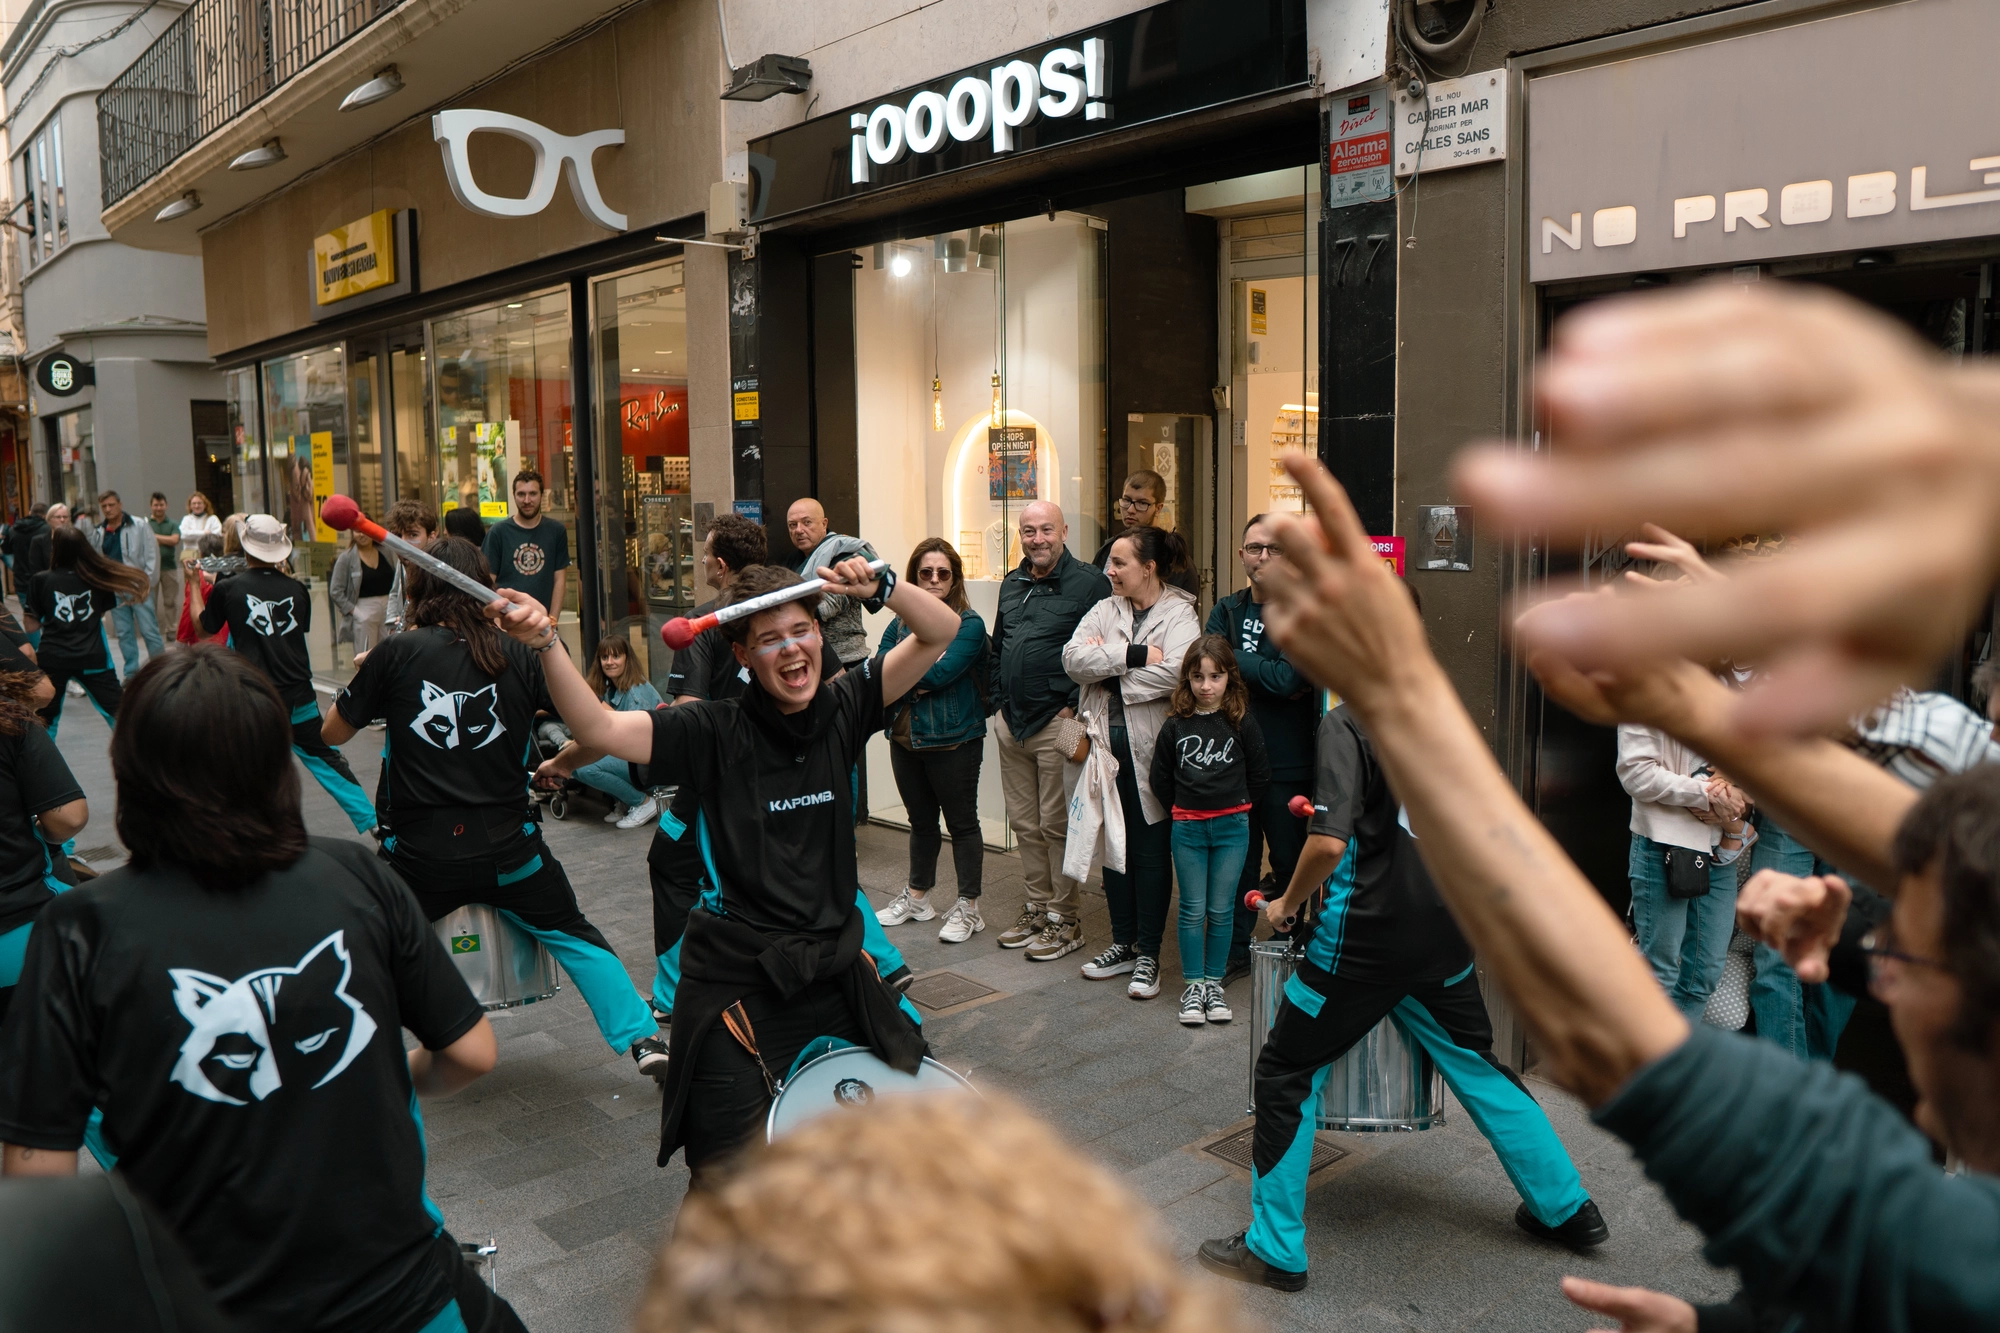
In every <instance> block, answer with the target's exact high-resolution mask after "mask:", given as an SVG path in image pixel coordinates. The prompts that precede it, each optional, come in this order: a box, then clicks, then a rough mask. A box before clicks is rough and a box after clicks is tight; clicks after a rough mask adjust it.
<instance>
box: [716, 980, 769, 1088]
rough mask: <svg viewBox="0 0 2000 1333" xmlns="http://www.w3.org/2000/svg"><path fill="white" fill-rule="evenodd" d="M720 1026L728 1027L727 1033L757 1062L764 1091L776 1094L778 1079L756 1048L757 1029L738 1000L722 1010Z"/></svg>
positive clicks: (741, 1002)
mask: <svg viewBox="0 0 2000 1333" xmlns="http://www.w3.org/2000/svg"><path fill="white" fill-rule="evenodd" d="M722 1026H724V1027H726V1028H728V1029H729V1035H730V1036H732V1037H734V1038H736V1044H737V1045H738V1046H741V1047H742V1048H743V1049H744V1050H746V1051H748V1052H750V1058H751V1059H752V1060H755V1061H756V1062H757V1071H758V1072H759V1073H761V1074H762V1075H763V1076H764V1091H765V1092H766V1093H768V1094H770V1095H771V1096H772V1097H776V1096H777V1095H778V1080H777V1079H775V1078H773V1077H772V1076H771V1066H769V1065H767V1064H765V1063H764V1056H763V1053H762V1052H761V1051H759V1050H758V1049H757V1029H756V1028H755V1027H753V1026H751V1023H750V1015H749V1013H748V1012H747V1011H745V1009H744V1008H743V1001H741V1000H738V1001H737V1002H736V1003H735V1004H732V1005H730V1006H729V1007H728V1008H727V1009H724V1010H723V1011H722Z"/></svg>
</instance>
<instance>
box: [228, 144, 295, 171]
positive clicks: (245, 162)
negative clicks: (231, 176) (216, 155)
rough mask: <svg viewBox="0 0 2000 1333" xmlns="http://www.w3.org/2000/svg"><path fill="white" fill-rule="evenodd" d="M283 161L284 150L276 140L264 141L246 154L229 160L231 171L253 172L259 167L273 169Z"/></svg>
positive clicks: (239, 154)
mask: <svg viewBox="0 0 2000 1333" xmlns="http://www.w3.org/2000/svg"><path fill="white" fill-rule="evenodd" d="M284 160H285V149H284V146H283V145H282V144H280V143H279V142H278V141H277V140H276V139H266V140H265V141H264V142H263V143H262V144H260V145H259V146H257V147H255V148H252V149H251V150H250V151H249V152H247V153H238V154H237V155H236V156H235V157H233V158H231V159H230V162H229V169H230V170H231V171H255V170H257V168H259V167H275V166H276V165H278V163H280V162H282V161H284Z"/></svg>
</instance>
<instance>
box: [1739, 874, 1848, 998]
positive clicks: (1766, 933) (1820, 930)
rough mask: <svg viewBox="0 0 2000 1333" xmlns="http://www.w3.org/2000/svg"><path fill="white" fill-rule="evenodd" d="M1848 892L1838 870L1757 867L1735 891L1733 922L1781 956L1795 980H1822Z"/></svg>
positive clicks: (1844, 913) (1843, 917)
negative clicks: (1782, 870)
mask: <svg viewBox="0 0 2000 1333" xmlns="http://www.w3.org/2000/svg"><path fill="white" fill-rule="evenodd" d="M1853 898H1854V893H1853V891H1852V890H1851V889H1849V888H1848V887H1847V881H1846V880H1844V879H1841V878H1840V877H1839V876H1838V875H1806V876H1803V877H1801V876H1798V875H1785V874H1780V873H1779V872H1778V871H1776V870H1760V871H1758V872H1757V873H1756V874H1754V875H1752V876H1751V877H1750V879H1749V882H1748V883H1746V884H1744V886H1743V888H1742V890H1741V891H1740V892H1739V893H1738V894H1737V895H1736V924H1737V925H1738V926H1739V927H1741V928H1742V931H1743V933H1744V934H1745V935H1748V936H1750V937H1751V938H1753V939H1755V940H1757V941H1758V942H1759V943H1760V944H1765V945H1768V946H1770V947H1771V948H1773V949H1776V950H1777V951H1778V952H1779V953H1781V954H1783V955H1784V956H1785V961H1786V962H1787V963H1789V964H1791V968H1792V971H1794V972H1796V973H1798V974H1799V980H1800V981H1803V982H1805V983H1807V984H1808V985H1815V984H1817V983H1819V982H1822V981H1825V980H1826V977H1827V958H1828V956H1829V955H1831V954H1832V952H1833V946H1834V945H1836V944H1838V943H1839V942H1840V928H1841V926H1842V925H1844V924H1845V923H1846V921H1847V905H1848V903H1850V902H1851V901H1853Z"/></svg>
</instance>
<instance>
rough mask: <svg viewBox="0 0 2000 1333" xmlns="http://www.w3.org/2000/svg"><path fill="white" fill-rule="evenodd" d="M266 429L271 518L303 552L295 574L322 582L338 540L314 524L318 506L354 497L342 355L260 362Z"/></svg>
mask: <svg viewBox="0 0 2000 1333" xmlns="http://www.w3.org/2000/svg"><path fill="white" fill-rule="evenodd" d="M264 428H265V434H266V444H267V445H268V449H269V455H270V458H269V461H270V468H269V484H270V499H271V503H272V508H271V511H270V512H271V513H272V514H274V515H275V516H277V517H279V518H282V519H283V520H284V521H285V526H286V527H288V528H289V529H290V530H291V534H292V542H293V544H294V545H295V546H297V547H298V548H300V550H299V554H298V555H295V556H294V558H293V562H292V563H293V571H294V572H295V573H297V574H299V575H300V576H301V577H303V576H305V575H306V574H307V573H308V572H309V573H310V574H311V575H313V576H314V577H317V578H322V579H323V578H324V577H325V576H326V573H327V571H328V570H329V569H330V568H331V567H332V565H333V557H334V552H335V539H336V538H337V537H338V535H339V534H337V533H335V532H334V530H333V529H332V528H329V527H327V526H326V525H325V524H324V523H322V522H320V520H319V506H320V504H321V503H322V502H323V501H324V500H325V499H326V498H327V497H328V496H329V495H334V494H351V493H352V492H351V490H350V487H351V486H352V485H353V481H352V478H351V477H350V475H349V471H348V467H349V460H348V429H347V356H346V353H345V351H344V350H343V349H342V348H340V347H338V346H335V347H319V348H315V349H313V350H312V351H309V352H300V353H299V354H298V355H296V356H287V357H281V358H278V359H276V360H273V361H266V362H265V363H264Z"/></svg>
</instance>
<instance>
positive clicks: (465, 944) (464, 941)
mask: <svg viewBox="0 0 2000 1333" xmlns="http://www.w3.org/2000/svg"><path fill="white" fill-rule="evenodd" d="M451 951H452V952H453V953H478V952H479V937H478V936H477V935H454V936H452V937H451Z"/></svg>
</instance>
